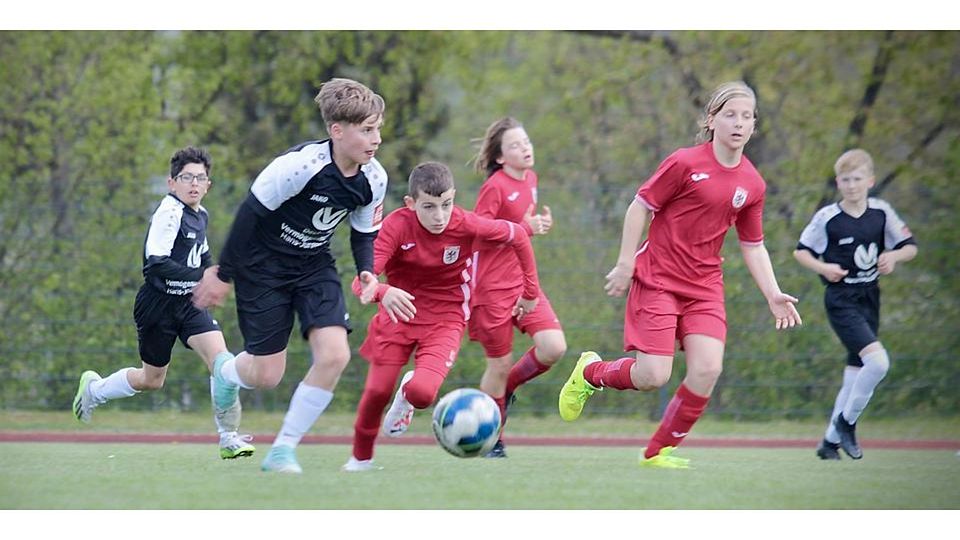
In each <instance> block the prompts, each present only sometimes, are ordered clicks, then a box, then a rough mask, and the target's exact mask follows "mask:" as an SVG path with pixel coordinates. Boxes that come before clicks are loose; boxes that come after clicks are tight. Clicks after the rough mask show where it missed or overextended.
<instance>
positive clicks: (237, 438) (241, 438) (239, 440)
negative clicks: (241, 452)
mask: <svg viewBox="0 0 960 540" xmlns="http://www.w3.org/2000/svg"><path fill="white" fill-rule="evenodd" d="M249 442H253V435H249V434H247V433H244V434H243V435H234V436H233V437H230V439H229V440H228V441H227V445H226V446H227V447H228V448H230V447H232V448H236V447H238V446H242V445H243V444H245V443H249Z"/></svg>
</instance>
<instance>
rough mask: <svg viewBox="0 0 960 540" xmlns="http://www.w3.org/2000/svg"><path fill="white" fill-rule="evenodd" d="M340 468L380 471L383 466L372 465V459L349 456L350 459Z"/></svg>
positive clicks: (343, 469) (358, 470)
mask: <svg viewBox="0 0 960 540" xmlns="http://www.w3.org/2000/svg"><path fill="white" fill-rule="evenodd" d="M340 470H341V471H344V472H366V471H382V470H383V467H381V466H379V465H374V464H373V460H372V459H357V458H355V457H353V456H350V459H348V460H347V462H346V463H344V464H343V466H342V467H340Z"/></svg>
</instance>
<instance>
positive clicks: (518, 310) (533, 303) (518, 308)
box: [513, 296, 539, 321]
mask: <svg viewBox="0 0 960 540" xmlns="http://www.w3.org/2000/svg"><path fill="white" fill-rule="evenodd" d="M538 301H539V299H538V298H534V299H533V300H527V299H526V298H524V297H522V296H521V297H519V298H517V303H516V304H515V305H514V306H513V316H514V317H516V318H517V320H518V321H519V320H520V319H522V318H523V316H524V315H526V314H528V313H530V312H531V311H533V310H535V309H537V302H538Z"/></svg>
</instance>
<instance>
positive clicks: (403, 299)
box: [380, 287, 417, 322]
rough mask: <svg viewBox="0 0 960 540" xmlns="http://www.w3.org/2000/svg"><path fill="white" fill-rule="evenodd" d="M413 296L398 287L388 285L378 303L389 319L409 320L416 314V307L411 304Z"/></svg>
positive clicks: (395, 320)
mask: <svg viewBox="0 0 960 540" xmlns="http://www.w3.org/2000/svg"><path fill="white" fill-rule="evenodd" d="M413 300H414V296H413V295H412V294H410V293H408V292H407V291H405V290H403V289H401V288H400V287H390V288H389V289H387V292H386V293H384V294H383V299H382V300H380V305H381V306H383V310H384V311H386V312H387V315H388V316H389V317H390V320H391V321H393V322H397V321H398V320H402V321H403V322H410V320H412V319H413V316H414V315H416V314H417V308H416V306H414V305H413Z"/></svg>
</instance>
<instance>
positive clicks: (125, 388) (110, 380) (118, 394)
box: [90, 367, 139, 403]
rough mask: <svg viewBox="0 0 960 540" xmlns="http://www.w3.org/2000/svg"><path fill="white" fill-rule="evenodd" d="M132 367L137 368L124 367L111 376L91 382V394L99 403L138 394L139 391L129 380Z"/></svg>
mask: <svg viewBox="0 0 960 540" xmlns="http://www.w3.org/2000/svg"><path fill="white" fill-rule="evenodd" d="M132 369H136V368H132V367H128V368H123V369H121V370H119V371H116V372H114V373H111V374H110V376H108V377H106V378H103V379H100V380H99V381H93V382H92V383H90V395H91V396H93V400H94V401H95V402H97V403H103V402H104V401H109V400H111V399H120V398H125V397H130V396H132V395H135V394H138V393H139V392H137V391H136V390H134V389H133V387H132V386H130V381H129V380H127V372H128V371H130V370H132Z"/></svg>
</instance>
